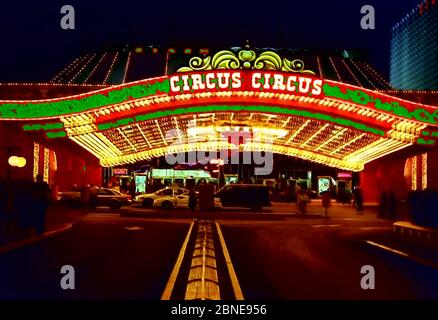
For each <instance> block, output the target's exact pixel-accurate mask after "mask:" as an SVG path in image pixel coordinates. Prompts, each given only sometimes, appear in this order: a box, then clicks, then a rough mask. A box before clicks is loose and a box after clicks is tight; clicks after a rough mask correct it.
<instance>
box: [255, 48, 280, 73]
mask: <svg viewBox="0 0 438 320" xmlns="http://www.w3.org/2000/svg"><path fill="white" fill-rule="evenodd" d="M254 69H258V70H281V58H280V56H279V55H278V54H276V53H275V52H272V51H265V52H263V53H261V54H260V56H259V57H258V58H257V59H256V60H255V61H254Z"/></svg>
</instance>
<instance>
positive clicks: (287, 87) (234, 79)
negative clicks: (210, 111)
mask: <svg viewBox="0 0 438 320" xmlns="http://www.w3.org/2000/svg"><path fill="white" fill-rule="evenodd" d="M169 81H170V92H171V93H172V94H181V93H195V92H209V91H213V92H215V91H220V90H231V91H233V90H236V91H237V90H240V91H241V90H249V91H254V90H267V91H270V92H276V93H283V94H295V95H300V96H315V97H320V96H321V95H322V86H323V80H322V79H317V78H313V77H308V76H301V75H297V74H284V73H275V72H252V73H248V72H241V71H234V72H229V71H224V72H204V73H189V74H176V75H174V76H171V77H170V79H169Z"/></svg>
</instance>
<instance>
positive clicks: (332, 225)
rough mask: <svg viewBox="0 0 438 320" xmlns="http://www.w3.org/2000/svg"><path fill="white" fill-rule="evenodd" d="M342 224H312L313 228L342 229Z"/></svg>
mask: <svg viewBox="0 0 438 320" xmlns="http://www.w3.org/2000/svg"><path fill="white" fill-rule="evenodd" d="M340 226H341V225H340V224H312V225H311V227H312V228H324V227H340Z"/></svg>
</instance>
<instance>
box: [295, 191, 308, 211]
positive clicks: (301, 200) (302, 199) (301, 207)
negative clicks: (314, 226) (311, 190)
mask: <svg viewBox="0 0 438 320" xmlns="http://www.w3.org/2000/svg"><path fill="white" fill-rule="evenodd" d="M308 201H309V196H308V195H307V190H305V189H301V190H300V191H299V193H298V197H297V205H298V212H299V213H301V214H306V213H307V202H308Z"/></svg>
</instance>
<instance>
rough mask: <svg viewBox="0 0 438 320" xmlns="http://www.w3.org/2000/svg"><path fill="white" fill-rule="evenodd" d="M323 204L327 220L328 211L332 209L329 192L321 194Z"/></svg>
mask: <svg viewBox="0 0 438 320" xmlns="http://www.w3.org/2000/svg"><path fill="white" fill-rule="evenodd" d="M321 204H322V206H323V207H324V218H327V210H328V208H329V207H330V205H331V203H330V192H329V191H324V192H323V193H322V194H321Z"/></svg>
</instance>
